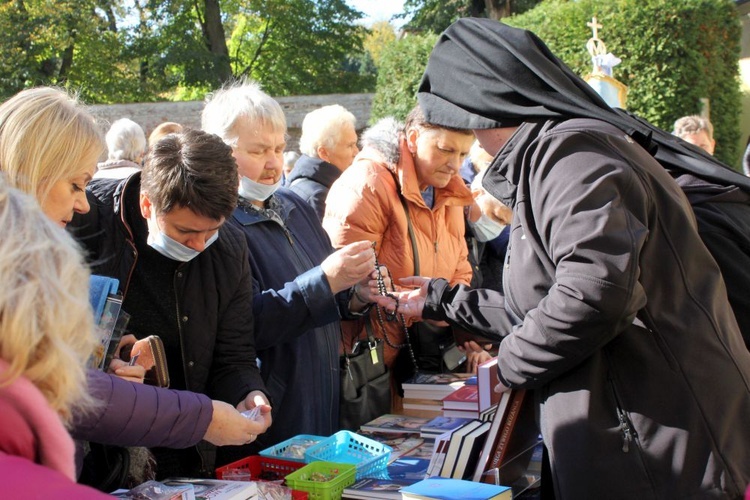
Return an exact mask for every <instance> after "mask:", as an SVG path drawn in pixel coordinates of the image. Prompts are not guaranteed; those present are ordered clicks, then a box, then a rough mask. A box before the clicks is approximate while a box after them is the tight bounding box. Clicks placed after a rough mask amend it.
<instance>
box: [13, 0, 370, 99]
mask: <svg viewBox="0 0 750 500" xmlns="http://www.w3.org/2000/svg"><path fill="white" fill-rule="evenodd" d="M360 18H361V13H360V12H358V11H356V10H354V9H351V8H350V7H349V6H348V5H346V3H345V2H344V0H331V1H326V0H288V1H287V0H250V1H244V0H166V1H157V0H128V1H127V2H126V1H124V0H61V1H56V2H50V1H48V0H14V1H6V2H2V3H0V50H2V53H3V60H2V61H0V95H1V96H3V97H7V96H9V95H11V94H13V93H15V92H17V91H19V90H21V89H23V88H26V87H29V86H33V85H41V84H44V85H66V86H69V87H73V88H76V89H79V90H80V93H81V95H82V96H83V97H84V98H85V99H86V100H87V101H89V102H92V103H97V102H100V103H106V102H132V101H149V100H157V99H176V98H177V99H179V98H189V99H196V98H200V97H202V95H203V94H205V93H206V92H208V91H210V90H211V89H213V88H216V87H217V86H219V85H221V84H222V83H223V82H225V81H226V80H227V79H229V78H232V77H238V76H251V77H252V78H254V79H256V80H259V81H260V82H261V83H262V84H263V85H264V87H265V89H266V90H267V91H268V92H269V93H271V94H274V95H288V94H310V93H332V92H358V91H371V90H373V89H374V84H375V74H374V66H373V65H372V61H371V60H369V59H368V58H367V57H366V51H365V50H364V48H363V45H362V42H363V40H364V37H365V35H366V33H367V30H366V29H365V28H364V27H362V26H358V25H356V24H355V21H357V20H358V19H360Z"/></svg>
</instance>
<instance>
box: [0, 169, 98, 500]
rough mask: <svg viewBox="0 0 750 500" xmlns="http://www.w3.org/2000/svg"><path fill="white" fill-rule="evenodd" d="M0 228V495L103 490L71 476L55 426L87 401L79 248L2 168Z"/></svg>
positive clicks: (86, 320)
mask: <svg viewBox="0 0 750 500" xmlns="http://www.w3.org/2000/svg"><path fill="white" fill-rule="evenodd" d="M0 231H2V233H3V237H2V238H0V282H2V283H3V286H2V287H0V471H2V474H0V477H2V482H3V492H4V495H7V496H8V497H9V498H21V497H26V496H28V495H29V493H30V492H31V491H33V492H34V494H35V495H39V496H40V497H47V496H56V497H58V496H61V497H67V498H104V497H105V495H102V494H100V493H99V492H97V491H96V490H93V489H90V488H86V487H83V486H78V485H75V484H74V481H75V462H74V458H73V455H74V452H75V447H74V445H73V440H72V439H71V438H70V436H69V435H68V433H67V432H66V430H65V427H64V426H63V423H64V422H69V421H70V419H71V415H72V413H73V409H74V408H78V410H79V411H84V410H85V408H87V407H89V406H91V404H92V399H91V397H90V396H89V394H88V392H87V391H86V384H85V378H86V374H85V370H84V365H85V363H86V361H87V359H88V358H89V356H91V353H92V352H93V348H94V345H95V343H96V340H95V337H94V333H93V331H94V330H93V324H92V315H91V310H90V307H89V302H88V289H87V286H86V285H87V283H88V277H89V273H88V271H87V269H86V267H85V266H84V263H83V259H82V256H81V254H80V249H79V248H78V246H77V245H76V244H75V243H74V241H73V240H72V239H71V238H70V236H69V235H67V234H66V233H65V232H64V231H62V230H61V229H59V228H56V227H55V226H54V225H53V224H52V223H51V222H50V220H49V219H48V218H47V217H46V216H45V215H44V214H43V213H41V212H40V210H39V207H38V205H37V204H36V203H35V202H34V200H33V199H31V198H29V197H27V196H26V195H24V194H22V193H21V192H19V191H18V190H15V189H12V188H10V187H9V186H7V184H6V182H5V181H4V180H3V179H2V177H0ZM40 305H43V306H41V307H40Z"/></svg>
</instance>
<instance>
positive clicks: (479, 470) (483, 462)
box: [472, 390, 513, 481]
mask: <svg viewBox="0 0 750 500" xmlns="http://www.w3.org/2000/svg"><path fill="white" fill-rule="evenodd" d="M512 396H513V391H512V390H510V391H505V392H503V393H502V394H501V397H500V401H499V402H498V404H497V406H496V409H495V414H494V416H493V418H492V421H491V422H492V425H491V426H490V430H489V431H488V432H487V439H486V440H485V442H484V447H483V448H482V453H481V454H480V455H479V460H477V465H476V467H475V469H474V476H473V477H472V481H482V480H483V479H482V474H483V473H484V471H486V470H488V469H491V468H492V467H490V466H489V462H490V457H491V456H492V454H493V453H494V451H495V447H496V446H497V440H498V438H499V437H500V430H501V429H502V427H503V422H504V418H505V414H506V412H507V411H508V406H509V404H510V400H511V398H512Z"/></svg>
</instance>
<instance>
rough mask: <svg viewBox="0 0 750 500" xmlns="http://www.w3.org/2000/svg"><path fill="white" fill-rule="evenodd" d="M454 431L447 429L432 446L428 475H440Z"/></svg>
mask: <svg viewBox="0 0 750 500" xmlns="http://www.w3.org/2000/svg"><path fill="white" fill-rule="evenodd" d="M451 434H453V431H446V432H444V433H443V434H441V435H439V436H438V437H436V438H435V444H434V446H433V447H432V456H431V457H430V463H429V465H428V466H427V476H429V477H432V476H439V475H440V471H441V469H442V468H443V464H444V463H445V454H446V453H447V452H448V445H449V444H450V442H451Z"/></svg>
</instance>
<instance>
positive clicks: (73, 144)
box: [0, 87, 104, 205]
mask: <svg viewBox="0 0 750 500" xmlns="http://www.w3.org/2000/svg"><path fill="white" fill-rule="evenodd" d="M103 151H104V141H103V139H102V134H101V132H100V131H99V128H98V127H97V126H96V123H95V122H94V117H93V116H91V114H89V113H88V111H86V110H85V109H84V108H83V107H82V106H81V105H80V104H79V103H78V100H77V99H76V98H75V97H74V96H72V95H70V94H68V93H67V92H66V91H64V90H62V89H58V88H53V87H37V88H32V89H28V90H23V91H21V92H19V93H18V94H16V95H14V96H13V97H11V98H10V99H8V100H7V101H5V102H4V103H3V104H2V105H0V171H2V172H5V175H6V176H7V180H8V182H10V184H11V185H12V186H14V187H15V188H17V189H20V190H21V191H24V192H26V193H29V194H31V195H33V196H34V197H35V198H36V199H37V201H38V202H39V203H40V204H41V205H44V202H45V200H46V197H47V195H48V194H49V190H50V189H51V188H52V186H53V185H54V184H55V183H56V182H58V181H60V180H62V179H67V178H70V177H71V175H72V174H74V173H75V172H76V171H77V170H80V169H82V168H83V167H84V166H86V165H88V164H90V165H91V167H92V170H93V168H94V165H96V162H97V159H98V158H99V157H100V156H101V154H102V153H103Z"/></svg>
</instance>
